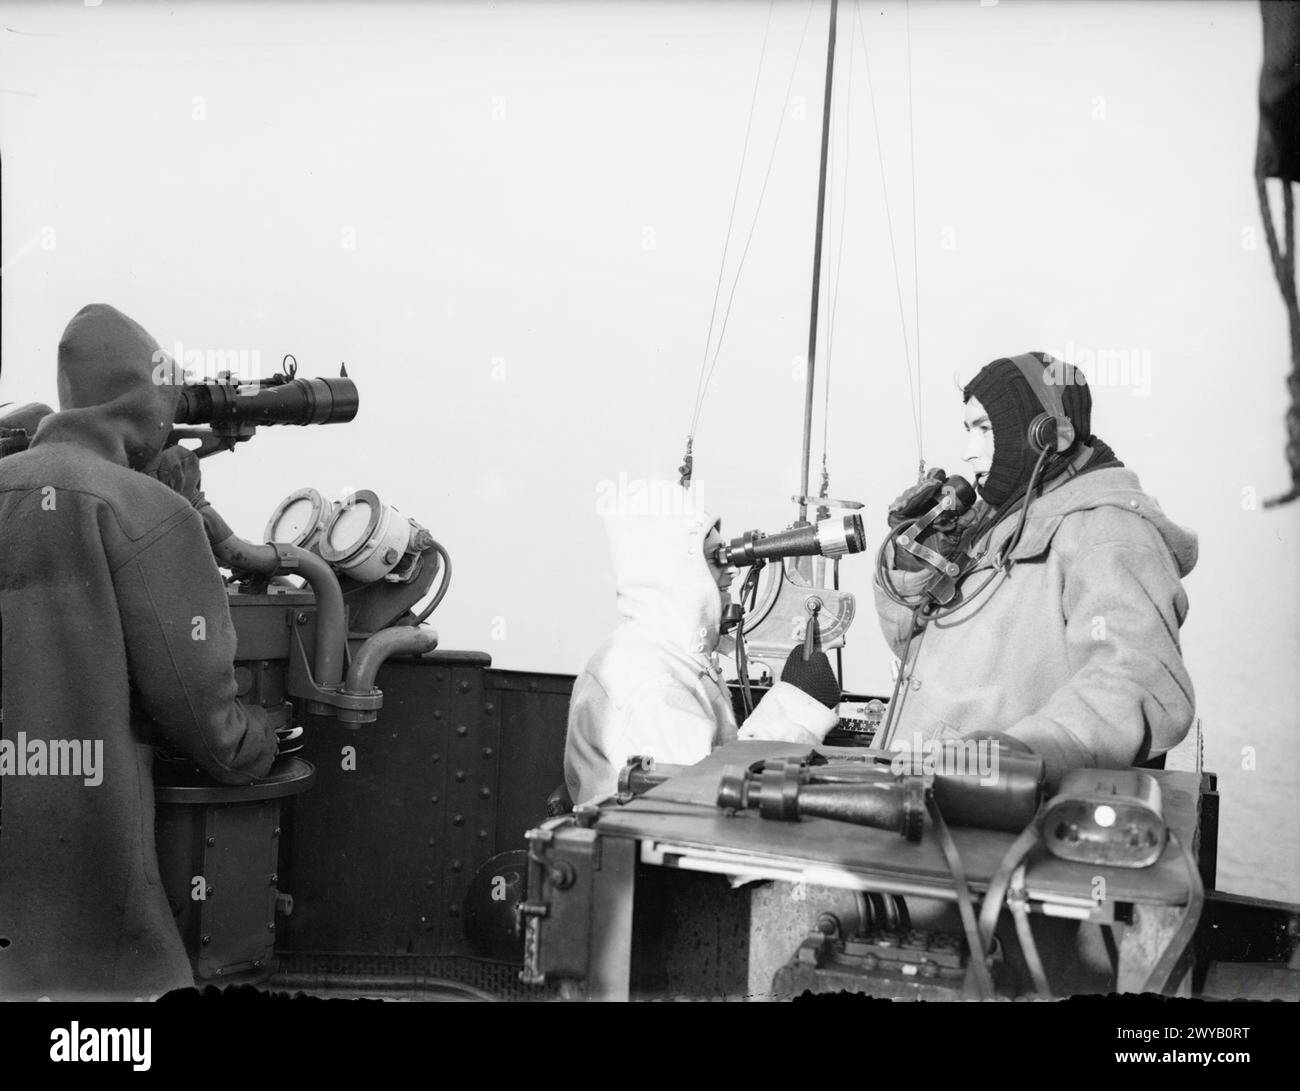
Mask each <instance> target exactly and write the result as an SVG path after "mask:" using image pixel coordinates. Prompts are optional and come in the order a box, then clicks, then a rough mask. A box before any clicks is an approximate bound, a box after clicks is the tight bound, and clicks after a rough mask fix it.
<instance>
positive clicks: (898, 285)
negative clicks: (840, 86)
mask: <svg viewBox="0 0 1300 1091" xmlns="http://www.w3.org/2000/svg"><path fill="white" fill-rule="evenodd" d="M857 30H858V36H859V37H860V38H861V40H862V54H863V58H864V65H865V73H866V78H867V96H868V98H869V99H870V100H871V127H872V130H873V132H874V133H875V137H876V160H877V162H878V163H879V164H880V189H881V195H882V196H883V198H884V204H885V223H886V224H887V225H888V227H889V254H890V258H891V260H892V261H893V266H894V290H895V292H896V294H897V296H898V321H899V325H900V326H901V327H902V333H903V358H904V361H905V363H906V364H907V393H908V396H909V397H910V398H911V401H912V425H913V428H914V429H915V432H916V456H917V459H918V461H923V456H922V453H921V418H920V411H919V409H918V407H917V394H916V389H914V384H915V385H918V386H919V383H917V380H915V379H914V378H913V374H912V350H911V345H910V342H909V339H908V336H907V311H906V309H905V308H904V306H903V285H902V281H901V280H900V279H899V276H898V248H897V246H896V245H895V242H894V217H893V213H892V212H891V210H890V206H889V184H888V182H887V180H886V178H885V152H884V148H883V146H882V145H881V142H880V119H879V118H878V117H877V115H876V92H875V88H874V86H873V83H872V79H871V51H870V50H869V49H868V48H867V34H866V31H865V30H864V29H863V27H862V24H861V23H859V24H858V26H857ZM908 63H909V64H910V63H911V62H910V59H909V62H908Z"/></svg>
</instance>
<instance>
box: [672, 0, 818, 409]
mask: <svg viewBox="0 0 1300 1091" xmlns="http://www.w3.org/2000/svg"><path fill="white" fill-rule="evenodd" d="M812 12H813V0H808V14H807V15H806V16H805V17H804V23H803V33H802V34H801V35H800V37H799V48H798V50H797V51H796V52H795V55H794V64H793V65H792V66H791V68H790V79H789V81H788V82H787V84H786V88H785V97H784V98H783V99H782V101H781V120H780V121H779V122H778V123H777V127H776V137H775V138H774V139H773V141H772V153H771V155H770V156H769V157H768V160H767V171H766V172H765V173H764V175H763V184H762V186H761V187H760V188H759V191H758V204H757V205H756V206H755V208H754V219H753V221H752V222H751V223H750V225H749V234H748V236H747V237H746V238H745V247H744V249H743V250H741V252H740V260H739V261H738V262H737V264H736V276H735V279H734V280H733V281H732V282H731V291H730V293H729V294H728V296H727V307H726V310H725V311H723V313H722V327H721V328H720V329H719V331H718V342H717V345H716V346H715V349H714V353H713V362H712V363H711V364H710V365H709V370H708V372H707V373H706V374H705V376H704V380H703V382H702V383H701V390H700V400H699V404H698V405H697V406H696V409H695V416H694V418H693V420H692V422H691V431H690V434H691V435H694V434H695V432H696V431H697V429H698V428H699V423H700V416H701V414H702V413H703V411H704V402H705V400H706V399H707V398H708V394H709V379H710V378H711V377H712V376H713V372H714V369H715V368H716V367H717V366H718V357H719V355H721V353H722V341H723V338H724V337H726V334H727V323H728V322H729V321H730V319H731V306H732V302H733V301H734V300H735V298H736V288H737V287H738V286H739V285H740V275H741V273H742V272H743V271H744V268H745V258H746V257H747V256H748V254H749V246H750V243H752V242H753V241H754V230H755V229H756V228H757V227H758V217H759V213H760V212H761V211H762V208H763V198H764V196H766V194H767V183H768V181H769V179H770V178H771V177H772V166H773V164H774V163H775V162H776V149H777V147H778V146H779V144H780V142H781V131H782V129H784V128H785V115H786V114H787V113H788V110H787V104H788V103H789V101H790V91H791V89H792V88H793V87H794V78H795V75H796V74H797V72H798V71H799V58H800V57H801V56H803V44H804V41H805V39H806V38H807V36H808V24H809V22H810V21H811V20H812Z"/></svg>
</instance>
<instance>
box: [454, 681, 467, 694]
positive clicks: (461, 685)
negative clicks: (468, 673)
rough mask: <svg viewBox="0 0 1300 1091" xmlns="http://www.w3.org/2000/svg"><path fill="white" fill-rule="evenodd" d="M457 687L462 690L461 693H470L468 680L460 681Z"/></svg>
mask: <svg viewBox="0 0 1300 1091" xmlns="http://www.w3.org/2000/svg"><path fill="white" fill-rule="evenodd" d="M456 688H457V689H458V690H460V691H461V693H468V692H469V683H468V682H458V683H457V684H456Z"/></svg>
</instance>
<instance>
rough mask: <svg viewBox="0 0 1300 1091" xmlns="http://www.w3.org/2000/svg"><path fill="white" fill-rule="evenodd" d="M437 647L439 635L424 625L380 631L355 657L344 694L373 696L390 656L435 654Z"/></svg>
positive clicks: (344, 687)
mask: <svg viewBox="0 0 1300 1091" xmlns="http://www.w3.org/2000/svg"><path fill="white" fill-rule="evenodd" d="M437 646H438V634H437V633H436V632H434V631H433V630H432V629H426V628H424V627H423V626H420V627H417V628H412V627H411V626H409V625H399V626H394V627H393V628H390V629H380V630H379V632H377V633H375V634H374V635H373V636H371V637H368V638H367V639H366V642H365V643H364V644H362V645H361V648H360V650H359V651H358V652H357V654H356V655H355V656H353V658H352V666H350V667H349V668H348V680H347V682H346V683H345V685H344V686H343V692H344V693H351V694H360V693H370V692H372V691H373V690H374V688H375V675H376V674H378V673H379V668H380V667H381V666H383V664H384V661H385V660H386V659H388V658H389V657H390V656H394V655H403V654H406V653H411V654H415V655H421V654H423V653H424V652H431V651H433V649H434V648H436V647H437Z"/></svg>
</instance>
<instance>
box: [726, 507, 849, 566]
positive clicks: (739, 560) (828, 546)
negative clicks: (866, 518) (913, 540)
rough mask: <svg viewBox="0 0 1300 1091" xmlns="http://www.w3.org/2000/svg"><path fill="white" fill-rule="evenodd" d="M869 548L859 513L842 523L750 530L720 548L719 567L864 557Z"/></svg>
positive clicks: (833, 522)
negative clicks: (854, 555) (853, 555)
mask: <svg viewBox="0 0 1300 1091" xmlns="http://www.w3.org/2000/svg"><path fill="white" fill-rule="evenodd" d="M866 547H867V536H866V533H865V532H864V531H863V529H862V516H861V515H858V514H857V513H856V512H855V513H854V514H853V515H845V516H843V517H841V518H839V519H823V520H822V521H821V522H820V523H817V524H809V525H807V526H800V527H792V528H791V529H790V530H781V531H777V532H776V533H775V534H764V533H763V532H762V531H761V530H751V531H750V532H749V533H747V534H744V535H742V536H741V537H739V538H733V539H732V540H731V541H730V542H728V543H727V544H726V545H725V546H719V547H718V552H717V561H718V563H719V564H734V565H737V566H743V565H749V564H753V563H754V562H755V561H760V560H764V561H771V560H776V559H778V558H780V557H831V558H836V557H843V556H844V554H846V553H861V552H862V551H863V550H864V549H866Z"/></svg>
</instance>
